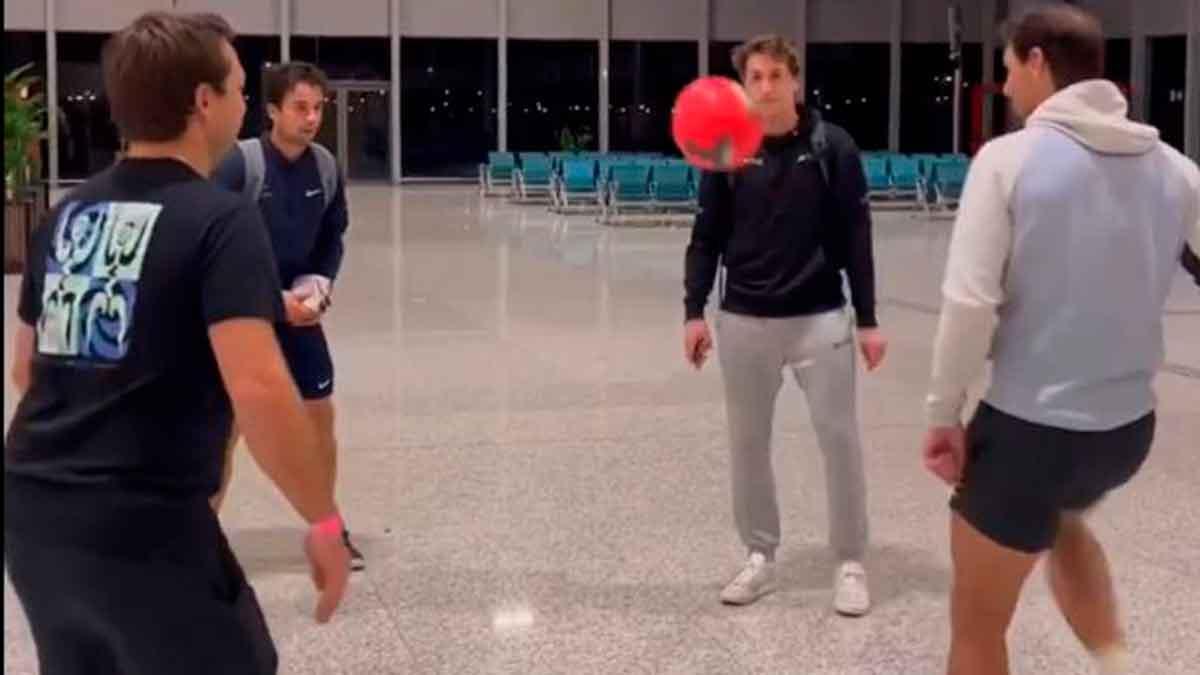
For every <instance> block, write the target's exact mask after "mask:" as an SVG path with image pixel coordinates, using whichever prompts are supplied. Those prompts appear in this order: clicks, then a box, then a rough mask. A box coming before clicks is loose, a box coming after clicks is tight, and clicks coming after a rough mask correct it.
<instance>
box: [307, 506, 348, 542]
mask: <svg viewBox="0 0 1200 675" xmlns="http://www.w3.org/2000/svg"><path fill="white" fill-rule="evenodd" d="M311 529H312V531H313V532H314V533H315V534H321V535H325V536H328V537H340V536H342V530H343V529H345V526H344V525H343V524H342V517H341V516H340V515H338V514H337V513H336V512H335V513H334V514H332V515H330V516H326V517H325V518H322V519H321V520H318V521H317V522H315V523H313V524H312V528H311Z"/></svg>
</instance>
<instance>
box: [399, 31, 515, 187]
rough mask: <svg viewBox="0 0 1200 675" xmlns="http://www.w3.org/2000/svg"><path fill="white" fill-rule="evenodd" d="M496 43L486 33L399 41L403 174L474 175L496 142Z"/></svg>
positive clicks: (497, 90)
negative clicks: (474, 37)
mask: <svg viewBox="0 0 1200 675" xmlns="http://www.w3.org/2000/svg"><path fill="white" fill-rule="evenodd" d="M497 49H498V47H497V43H496V41H495V40H486V39H433V38H404V39H402V40H401V41H400V65H401V69H402V75H401V78H402V80H401V81H402V84H403V87H404V90H403V93H402V95H401V109H402V112H401V115H400V124H401V131H402V133H401V138H402V139H403V141H402V143H401V148H402V150H401V160H402V166H403V172H404V175H405V176H416V177H452V178H455V177H457V178H469V177H474V176H477V175H478V171H479V168H478V167H479V164H480V163H481V162H484V161H486V159H487V153H488V151H489V150H494V149H496V147H497V146H498V142H499V132H498V129H499V127H498V124H497V119H498V117H499V115H498V112H497V108H496V106H497V100H498V99H499V72H498V65H497V59H498V52H497ZM510 49H511V47H510Z"/></svg>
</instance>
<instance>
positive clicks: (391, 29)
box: [388, 0, 403, 185]
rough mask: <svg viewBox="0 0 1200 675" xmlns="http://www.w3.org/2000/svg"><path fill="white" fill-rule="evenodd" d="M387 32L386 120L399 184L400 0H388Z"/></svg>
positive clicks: (394, 173)
mask: <svg viewBox="0 0 1200 675" xmlns="http://www.w3.org/2000/svg"><path fill="white" fill-rule="evenodd" d="M388 24H389V25H388V33H389V35H390V36H391V43H392V44H391V52H392V56H391V61H392V76H391V81H392V90H391V91H390V92H388V94H389V96H390V97H391V99H392V102H391V105H390V106H389V107H390V114H389V115H388V122H389V124H390V125H391V130H392V134H391V135H392V149H391V152H392V161H391V164H392V183H393V184H394V185H399V184H400V178H401V176H402V175H403V174H402V171H403V166H402V165H401V161H400V151H401V149H402V147H403V146H402V145H401V141H402V139H401V138H400V72H401V71H400V0H389V1H388Z"/></svg>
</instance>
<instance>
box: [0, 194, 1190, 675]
mask: <svg viewBox="0 0 1200 675" xmlns="http://www.w3.org/2000/svg"><path fill="white" fill-rule="evenodd" d="M351 205H352V206H351V208H352V215H353V223H354V225H353V229H352V233H351V235H350V246H349V252H348V256H347V259H346V266H345V271H344V274H343V278H342V281H341V282H340V286H339V289H338V294H337V302H336V305H335V307H334V309H333V310H332V313H331V315H330V317H329V319H328V322H327V329H328V330H329V331H330V333H331V334H332V340H333V343H334V346H335V350H336V362H337V365H338V380H337V385H336V387H337V394H336V401H337V404H338V406H339V409H340V418H339V430H340V438H341V460H340V471H341V475H340V501H341V504H342V506H343V509H344V511H345V513H346V515H347V517H348V518H349V521H350V524H351V525H352V527H353V529H354V532H355V536H356V538H357V539H358V541H359V543H360V546H361V548H363V549H364V551H365V553H366V555H367V556H368V569H367V571H366V572H364V573H361V574H359V575H357V576H356V577H355V578H354V581H353V588H352V591H351V595H350V596H349V599H348V601H347V602H346V604H345V605H344V607H343V611H342V612H341V614H340V615H339V616H338V617H337V618H336V620H335V622H334V623H332V624H331V625H329V626H325V627H318V626H316V625H315V624H314V623H313V622H312V620H311V619H310V610H311V608H312V604H313V595H312V592H311V589H310V585H309V581H308V577H307V575H306V572H305V566H304V561H303V558H302V556H301V553H300V540H301V534H302V529H301V523H300V521H299V520H298V518H297V517H296V516H295V515H294V514H293V513H292V511H291V510H290V509H289V508H288V507H287V506H286V505H285V503H284V501H283V499H282V498H281V497H280V496H279V495H278V494H276V493H275V492H274V490H273V489H272V488H271V487H270V486H269V485H268V483H267V482H266V481H265V479H264V478H263V477H262V475H261V474H260V473H259V472H258V471H257V469H256V468H255V467H254V466H253V464H252V461H251V460H250V459H249V457H248V456H247V454H246V453H245V452H244V451H240V452H239V454H238V456H237V469H236V479H235V482H234V485H233V488H232V493H231V495H230V497H229V501H228V504H227V510H226V512H225V514H224V516H223V520H224V523H225V527H226V529H227V530H228V532H229V534H230V538H231V541H232V542H233V545H234V548H235V549H236V550H237V552H238V554H239V555H240V557H241V559H242V560H243V563H244V565H245V567H246V568H247V570H248V572H249V574H250V576H251V577H252V582H253V583H254V585H255V586H256V588H257V590H258V593H259V596H260V598H261V599H262V601H263V604H264V605H265V610H266V613H267V615H268V619H269V621H270V623H271V626H272V629H273V632H274V635H275V637H276V640H277V643H278V645H279V650H280V653H281V655H282V660H283V667H282V672H284V673H322V674H326V673H345V674H347V675H357V674H365V673H381V674H383V673H397V674H399V673H421V674H425V673H429V674H433V673H439V674H447V675H465V674H468V673H522V674H525V673H570V674H575V673H605V674H609V673H680V674H684V673H687V674H692V673H712V674H714V675H716V674H720V675H727V674H735V673H830V674H832V673H837V674H843V675H850V674H855V675H857V674H864V675H865V674H878V675H898V674H905V675H907V674H925V673H936V672H939V671H940V669H941V667H942V662H943V657H944V654H945V652H946V648H947V642H948V639H947V621H948V616H947V613H948V607H947V590H948V587H949V578H948V569H949V567H948V562H949V557H948V546H947V536H946V522H947V511H946V508H945V500H946V491H945V489H944V488H943V487H940V486H939V485H938V484H937V483H936V482H935V481H934V480H933V479H932V478H931V477H930V476H928V475H927V474H926V473H925V472H924V471H923V470H922V468H921V465H920V460H919V457H918V442H919V440H920V436H921V433H922V430H923V429H922V417H921V399H922V395H923V392H924V387H925V383H926V378H927V376H928V371H929V360H930V344H931V340H932V335H933V331H934V327H935V321H936V311H937V305H938V293H937V287H938V282H939V280H940V277H941V273H942V268H943V264H944V258H945V249H946V245H947V233H948V232H949V230H950V222H949V221H944V220H943V221H931V220H928V219H926V218H925V217H924V216H920V217H918V216H912V215H908V214H896V213H883V214H879V215H878V217H877V230H876V231H877V238H876V251H877V259H878V268H879V284H878V286H879V292H880V295H881V297H882V304H881V308H880V316H881V321H882V323H883V326H884V327H885V329H886V331H887V333H888V335H889V336H890V338H891V341H892V344H891V354H890V357H889V359H888V361H887V363H886V364H885V367H884V368H883V370H882V371H880V372H879V373H877V374H873V375H866V376H864V377H863V378H862V380H861V387H860V397H861V402H862V405H861V408H862V423H863V426H864V428H865V437H866V439H867V445H868V447H867V472H868V484H869V489H870V506H871V513H872V518H873V521H872V529H873V535H872V537H873V546H872V549H871V553H870V557H869V560H868V567H869V570H870V571H871V572H872V573H873V577H872V579H873V590H874V595H875V601H876V608H875V611H874V612H873V613H872V614H871V615H870V616H868V617H866V618H863V619H859V620H848V619H842V618H837V617H835V616H834V615H833V614H832V612H831V611H830V609H829V600H830V598H829V586H830V582H831V580H832V563H833V561H832V560H831V559H830V556H829V554H828V553H827V551H826V548H825V541H826V526H825V509H826V506H825V495H824V488H823V475H822V467H821V464H820V459H819V455H818V453H817V452H816V451H815V446H814V437H813V433H812V430H811V427H810V425H809V423H808V422H807V411H806V410H805V404H804V400H803V396H802V395H801V394H799V393H798V392H797V391H796V389H795V387H794V386H792V385H788V386H785V389H784V393H783V394H782V395H781V397H780V401H779V412H778V414H777V417H776V443H775V445H776V466H777V470H778V477H779V490H780V495H781V502H782V507H783V516H784V544H783V547H782V548H781V550H780V575H781V582H782V589H781V590H780V591H779V592H778V593H776V594H775V595H772V596H769V597H768V598H766V599H764V600H763V601H761V602H760V603H759V604H757V605H755V606H752V607H749V608H742V609H733V608H728V607H723V606H721V605H720V604H719V603H718V601H717V593H718V591H719V589H720V587H721V585H722V584H723V582H725V581H726V580H727V579H728V578H729V577H730V575H731V574H733V573H734V572H735V571H736V569H737V567H738V565H739V564H740V562H741V557H742V555H743V554H742V551H741V550H740V547H739V544H738V541H737V538H736V535H735V532H734V529H733V524H732V516H731V513H730V505H729V499H730V497H729V477H728V457H727V452H728V451H727V444H726V432H725V425H724V417H725V415H724V407H723V401H722V392H721V386H720V377H719V373H718V370H717V368H716V364H715V362H713V363H710V364H709V366H708V367H706V368H705V369H704V370H703V371H702V372H700V373H696V372H695V371H693V370H691V369H690V368H688V367H687V366H686V365H685V364H684V362H683V359H682V356H681V351H682V350H681V319H682V302H681V290H682V286H681V274H682V266H683V263H682V259H683V250H684V246H685V244H686V241H687V236H688V230H687V228H686V227H674V228H665V227H654V228H651V227H627V228H606V227H603V226H600V225H598V224H596V223H595V222H594V221H593V220H592V219H591V218H590V217H588V216H571V217H569V218H561V217H557V216H554V215H552V214H548V213H547V212H546V210H545V209H544V208H541V207H535V206H513V205H510V204H507V203H505V202H503V201H501V200H487V201H484V200H481V199H480V197H479V196H478V195H477V194H476V193H475V192H474V191H473V190H468V189H466V188H434V187H424V188H405V189H403V190H392V189H389V188H384V187H371V188H357V189H355V190H353V191H352V200H351ZM16 289H17V280H16V279H15V278H12V277H10V278H7V279H6V282H5V313H6V314H5V319H6V321H5V341H4V345H5V347H4V355H5V366H6V367H5V371H6V372H7V370H8V365H9V364H10V363H11V358H12V355H11V347H10V339H9V338H10V333H11V330H12V328H11V327H12V323H13V317H14V316H15V309H14V308H15V297H16ZM1167 325H1168V345H1167V346H1168V360H1169V362H1170V365H1169V366H1168V368H1167V370H1166V372H1164V373H1163V374H1162V375H1161V376H1160V378H1159V380H1158V390H1159V394H1160V396H1161V409H1160V427H1159V434H1158V440H1157V443H1156V445H1155V448H1154V452H1153V454H1152V456H1151V459H1150V460H1149V463H1148V465H1147V466H1146V468H1145V469H1144V471H1143V472H1142V474H1141V475H1140V476H1139V477H1138V478H1137V479H1136V481H1135V482H1134V483H1133V484H1132V485H1131V486H1130V487H1129V488H1127V489H1126V490H1125V491H1123V492H1121V493H1119V494H1117V495H1115V496H1113V497H1112V498H1111V499H1110V500H1109V501H1108V502H1107V503H1106V504H1105V505H1104V506H1103V508H1102V509H1101V511H1100V512H1099V513H1098V514H1097V515H1096V516H1095V519H1094V522H1095V525H1096V528H1097V531H1098V532H1099V534H1100V535H1101V537H1102V538H1103V540H1104V541H1105V542H1106V543H1107V544H1108V546H1109V552H1110V555H1111V558H1112V561H1113V565H1114V568H1115V574H1116V577H1117V579H1118V582H1119V584H1120V589H1121V595H1122V598H1123V601H1124V612H1125V615H1126V617H1127V623H1128V626H1129V631H1130V635H1131V640H1132V645H1133V647H1134V650H1135V654H1136V657H1137V660H1138V667H1137V668H1136V671H1135V672H1137V673H1139V675H1168V674H1183V673H1194V672H1196V670H1195V668H1196V663H1200V640H1197V639H1196V636H1197V635H1200V587H1197V585H1196V580H1197V579H1200V462H1198V461H1197V454H1198V453H1197V450H1200V447H1198V445H1200V442H1198V441H1197V440H1196V439H1198V438H1200V291H1198V290H1197V289H1196V288H1195V287H1194V286H1191V285H1190V280H1185V278H1184V276H1183V275H1182V273H1181V274H1180V275H1179V279H1178V282H1177V287H1176V289H1175V292H1174V294H1173V297H1172V301H1171V303H1170V313H1169V316H1168V318H1167ZM12 406H13V396H12V390H11V388H8V389H6V395H5V420H6V424H7V420H8V419H10V417H11V411H12ZM1010 644H1011V650H1012V652H1013V663H1014V669H1015V672H1017V673H1039V674H1041V673H1045V674H1053V675H1070V674H1074V673H1091V672H1093V671H1092V670H1091V666H1090V663H1089V662H1088V660H1087V658H1086V656H1085V655H1084V654H1083V652H1082V651H1081V649H1080V648H1079V647H1078V646H1077V645H1076V643H1075V641H1074V639H1073V637H1072V636H1071V633H1070V631H1069V629H1068V628H1067V626H1066V625H1065V623H1064V622H1063V621H1062V619H1061V618H1059V616H1058V615H1057V613H1056V612H1055V610H1054V609H1053V605H1052V602H1051V600H1050V597H1049V595H1048V592H1047V590H1046V586H1045V583H1044V582H1043V581H1042V579H1041V577H1040V576H1038V577H1036V578H1035V579H1034V580H1033V582H1032V583H1031V584H1030V585H1029V586H1028V588H1027V590H1026V593H1025V595H1024V597H1023V601H1022V605H1021V608H1020V610H1019V612H1018V616H1017V619H1016V623H1015V626H1014V628H1013V630H1012V632H1011V642H1010ZM4 645H5V672H6V673H11V674H13V675H16V674H26V673H33V672H35V657H34V655H33V647H32V644H31V642H30V638H29V632H28V628H27V626H26V625H25V623H24V619H23V616H22V612H21V609H20V607H19V604H18V603H17V602H16V600H15V598H14V596H13V595H12V593H11V589H10V588H9V587H8V586H7V583H6V590H5V628H4Z"/></svg>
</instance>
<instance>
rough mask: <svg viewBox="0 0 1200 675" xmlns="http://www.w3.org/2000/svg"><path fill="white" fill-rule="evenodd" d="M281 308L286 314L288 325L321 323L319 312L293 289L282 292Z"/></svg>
mask: <svg viewBox="0 0 1200 675" xmlns="http://www.w3.org/2000/svg"><path fill="white" fill-rule="evenodd" d="M283 309H284V312H285V313H286V314H287V322H288V325H291V326H315V325H317V324H319V323H321V312H320V311H318V310H316V309H313V308H312V307H310V306H309V305H308V303H306V302H305V299H304V298H301V297H299V296H298V295H296V293H294V292H293V291H284V292H283Z"/></svg>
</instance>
